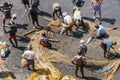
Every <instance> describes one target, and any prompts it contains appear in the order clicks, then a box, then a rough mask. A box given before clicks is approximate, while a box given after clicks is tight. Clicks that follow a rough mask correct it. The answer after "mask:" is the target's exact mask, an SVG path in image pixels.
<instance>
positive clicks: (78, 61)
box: [71, 49, 86, 77]
mask: <svg viewBox="0 0 120 80" xmlns="http://www.w3.org/2000/svg"><path fill="white" fill-rule="evenodd" d="M71 62H72V63H73V64H74V65H76V70H75V75H76V77H78V74H77V73H78V69H79V68H80V69H81V74H82V77H85V76H84V70H83V68H84V66H85V65H86V58H85V56H84V54H81V53H80V50H79V49H78V55H76V56H74V57H73V58H72V61H71Z"/></svg>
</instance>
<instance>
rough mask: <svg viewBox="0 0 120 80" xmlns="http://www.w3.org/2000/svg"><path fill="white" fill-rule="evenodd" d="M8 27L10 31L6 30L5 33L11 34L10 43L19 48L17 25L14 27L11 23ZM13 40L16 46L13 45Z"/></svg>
mask: <svg viewBox="0 0 120 80" xmlns="http://www.w3.org/2000/svg"><path fill="white" fill-rule="evenodd" d="M7 27H8V28H9V29H8V30H5V32H6V33H8V34H9V37H8V38H9V41H10V43H11V44H12V46H13V47H18V45H17V39H16V32H17V27H16V25H12V24H11V23H9V24H8V26H7ZM12 39H13V40H14V42H15V44H14V43H13V41H12Z"/></svg>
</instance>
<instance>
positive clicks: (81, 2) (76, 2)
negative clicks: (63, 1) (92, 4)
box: [72, 0, 85, 7]
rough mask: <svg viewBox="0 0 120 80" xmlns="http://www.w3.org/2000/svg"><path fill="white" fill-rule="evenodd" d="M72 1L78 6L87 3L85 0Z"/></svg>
mask: <svg viewBox="0 0 120 80" xmlns="http://www.w3.org/2000/svg"><path fill="white" fill-rule="evenodd" d="M72 3H73V4H74V5H75V6H76V7H82V6H83V5H84V3H85V1H84V0H72Z"/></svg>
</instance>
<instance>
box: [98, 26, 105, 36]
mask: <svg viewBox="0 0 120 80" xmlns="http://www.w3.org/2000/svg"><path fill="white" fill-rule="evenodd" d="M105 33H106V30H105V28H104V27H103V26H102V25H99V28H98V29H97V36H100V35H101V34H105Z"/></svg>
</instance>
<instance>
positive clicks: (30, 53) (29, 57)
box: [22, 44, 36, 71]
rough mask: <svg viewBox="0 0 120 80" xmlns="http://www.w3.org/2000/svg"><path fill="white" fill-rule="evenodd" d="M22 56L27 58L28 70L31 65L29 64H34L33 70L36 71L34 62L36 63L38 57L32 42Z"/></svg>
mask: <svg viewBox="0 0 120 80" xmlns="http://www.w3.org/2000/svg"><path fill="white" fill-rule="evenodd" d="M22 57H23V58H24V59H26V60H27V67H28V70H30V67H29V66H30V65H32V68H33V71H34V70H35V69H34V64H35V61H34V59H36V58H35V53H34V51H32V45H31V44H29V45H28V46H27V50H25V51H24V53H23V55H22Z"/></svg>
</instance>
